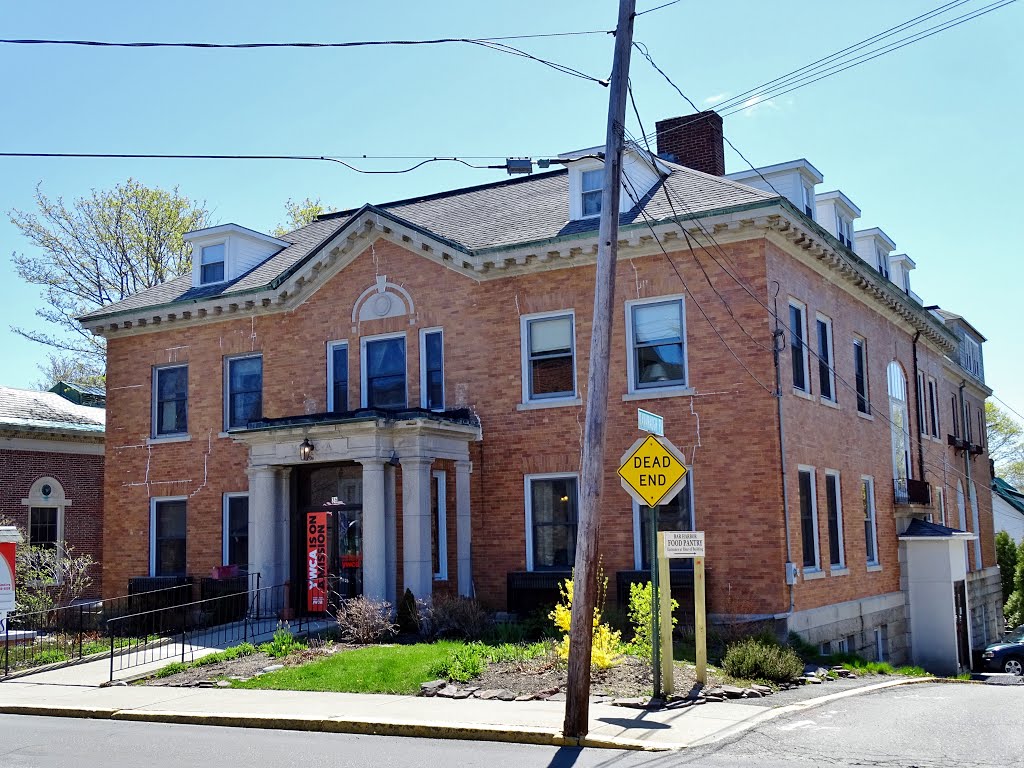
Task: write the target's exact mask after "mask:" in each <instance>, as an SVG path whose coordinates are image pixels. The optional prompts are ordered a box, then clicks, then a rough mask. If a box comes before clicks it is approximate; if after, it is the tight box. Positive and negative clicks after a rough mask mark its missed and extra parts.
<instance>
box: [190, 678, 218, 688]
mask: <svg viewBox="0 0 1024 768" xmlns="http://www.w3.org/2000/svg"><path fill="white" fill-rule="evenodd" d="M215 685H216V683H215V682H214V681H213V680H200V681H199V682H198V683H196V684H195V686H194V687H196V688H213V687H214V686H215Z"/></svg>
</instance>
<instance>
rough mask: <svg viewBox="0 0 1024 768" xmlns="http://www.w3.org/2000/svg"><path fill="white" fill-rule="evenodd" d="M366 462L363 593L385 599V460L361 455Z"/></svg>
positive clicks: (364, 470)
mask: <svg viewBox="0 0 1024 768" xmlns="http://www.w3.org/2000/svg"><path fill="white" fill-rule="evenodd" d="M360 463H361V464H362V465H363V594H364V595H366V597H368V598H370V599H372V600H386V599H387V596H388V593H387V526H386V525H385V520H384V510H385V507H386V503H385V498H386V495H385V494H386V491H385V482H384V460H383V459H380V458H372V459H361V460H360Z"/></svg>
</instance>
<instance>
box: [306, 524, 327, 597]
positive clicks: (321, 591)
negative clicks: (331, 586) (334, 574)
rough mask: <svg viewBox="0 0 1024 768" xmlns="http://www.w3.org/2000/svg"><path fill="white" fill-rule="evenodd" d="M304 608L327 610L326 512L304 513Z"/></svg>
mask: <svg viewBox="0 0 1024 768" xmlns="http://www.w3.org/2000/svg"><path fill="white" fill-rule="evenodd" d="M306 571H307V573H308V578H307V586H306V609H307V610H309V611H311V612H313V613H322V612H323V611H326V610H327V513H326V512H309V513H307V514H306Z"/></svg>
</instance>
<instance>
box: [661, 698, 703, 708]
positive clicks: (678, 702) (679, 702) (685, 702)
mask: <svg viewBox="0 0 1024 768" xmlns="http://www.w3.org/2000/svg"><path fill="white" fill-rule="evenodd" d="M699 703H701V702H700V701H697V700H695V699H673V700H672V701H670V702H669V703H668V704H666V705H665V709H683V708H685V707H692V706H693V705H694V704H699Z"/></svg>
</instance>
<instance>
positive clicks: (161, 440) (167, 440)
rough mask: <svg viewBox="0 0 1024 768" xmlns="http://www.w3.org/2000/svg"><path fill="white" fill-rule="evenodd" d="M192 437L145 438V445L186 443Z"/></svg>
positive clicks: (162, 436) (161, 436) (163, 436)
mask: <svg viewBox="0 0 1024 768" xmlns="http://www.w3.org/2000/svg"><path fill="white" fill-rule="evenodd" d="M191 439H192V435H160V436H159V437H147V438H146V445H160V444H161V443H187V442H188V441H189V440H191Z"/></svg>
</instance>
